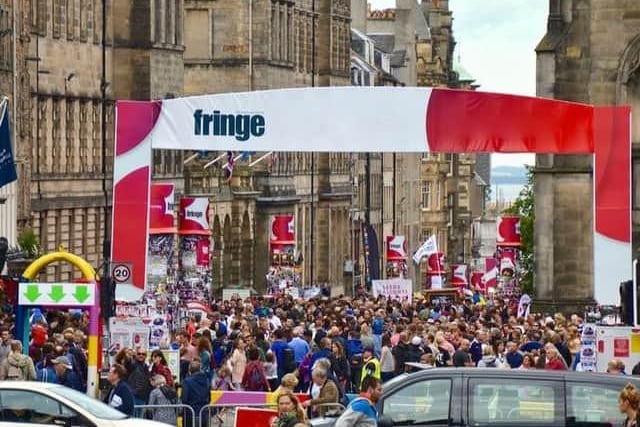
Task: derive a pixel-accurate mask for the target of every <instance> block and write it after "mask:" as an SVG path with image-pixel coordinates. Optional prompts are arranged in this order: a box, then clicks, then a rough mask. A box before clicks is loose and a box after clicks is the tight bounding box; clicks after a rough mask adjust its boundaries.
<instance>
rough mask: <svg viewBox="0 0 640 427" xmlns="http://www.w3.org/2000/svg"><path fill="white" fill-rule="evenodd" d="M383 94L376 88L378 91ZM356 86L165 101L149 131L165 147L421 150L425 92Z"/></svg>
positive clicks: (153, 141) (427, 91) (424, 140)
mask: <svg viewBox="0 0 640 427" xmlns="http://www.w3.org/2000/svg"><path fill="white" fill-rule="evenodd" d="M380 89H382V88H380ZM380 89H378V88H376V90H370V88H367V87H362V88H354V87H344V88H337V87H328V88H326V89H325V88H316V89H315V90H314V92H313V93H312V92H309V91H308V90H299V89H285V90H266V91H262V92H244V93H225V94H218V95H204V96H193V97H187V98H176V99H165V100H163V101H162V109H161V111H160V116H159V117H158V121H157V122H156V125H155V127H154V128H153V130H152V132H151V145H152V147H153V148H160V149H168V150H205V151H219V150H223V151H225V150H233V151H244V150H250V151H316V152H338V151H342V152H376V151H385V152H386V151H389V147H390V146H389V143H390V141H393V144H394V145H393V151H395V152H425V151H429V150H428V148H427V138H426V114H427V105H428V103H429V97H430V95H431V89H430V88H404V87H403V88H384V89H383V90H380Z"/></svg>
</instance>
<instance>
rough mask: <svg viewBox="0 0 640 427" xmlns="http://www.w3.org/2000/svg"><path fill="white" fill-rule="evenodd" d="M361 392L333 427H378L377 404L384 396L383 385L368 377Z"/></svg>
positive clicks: (363, 382) (363, 381)
mask: <svg viewBox="0 0 640 427" xmlns="http://www.w3.org/2000/svg"><path fill="white" fill-rule="evenodd" d="M360 390H361V393H360V395H359V396H358V397H356V398H355V399H353V400H352V401H351V403H350V404H349V406H348V407H347V409H345V410H344V412H343V413H342V415H340V418H338V419H337V420H336V422H335V424H334V425H333V427H376V425H377V423H378V411H377V410H376V403H377V402H378V400H379V399H380V397H381V396H382V383H381V382H380V380H379V379H377V378H375V377H372V376H367V377H365V378H364V380H362V388H361V389H360Z"/></svg>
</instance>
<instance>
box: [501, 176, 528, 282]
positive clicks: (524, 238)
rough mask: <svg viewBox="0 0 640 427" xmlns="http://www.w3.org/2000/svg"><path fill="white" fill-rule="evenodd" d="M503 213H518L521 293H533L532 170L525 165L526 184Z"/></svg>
mask: <svg viewBox="0 0 640 427" xmlns="http://www.w3.org/2000/svg"><path fill="white" fill-rule="evenodd" d="M504 213H505V214H509V215H520V239H521V242H522V245H521V247H520V255H521V256H520V265H521V267H522V273H521V276H520V284H521V289H522V292H523V293H528V294H529V295H533V294H534V293H535V292H534V291H535V289H534V287H533V283H534V282H533V274H534V258H533V223H534V220H535V209H534V192H533V171H532V169H531V168H530V167H527V184H526V185H525V186H524V188H523V189H522V190H521V191H520V194H519V195H518V198H517V199H516V200H515V201H514V203H513V204H512V205H511V206H510V207H509V208H507V209H505V210H504Z"/></svg>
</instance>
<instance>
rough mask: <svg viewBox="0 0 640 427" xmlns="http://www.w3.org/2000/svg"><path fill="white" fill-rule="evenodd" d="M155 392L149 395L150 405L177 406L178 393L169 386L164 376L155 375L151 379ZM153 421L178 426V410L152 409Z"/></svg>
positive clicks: (152, 391)
mask: <svg viewBox="0 0 640 427" xmlns="http://www.w3.org/2000/svg"><path fill="white" fill-rule="evenodd" d="M151 383H152V384H153V387H154V388H153V390H151V393H149V405H162V406H167V405H177V404H178V393H176V389H175V388H173V387H171V386H170V385H167V380H166V378H165V377H164V376H163V375H160V374H158V375H154V376H153V378H151ZM149 410H150V411H151V419H152V420H154V421H158V422H161V423H165V424H170V425H173V426H175V425H177V418H178V417H177V414H176V408H175V407H174V408H150V409H149Z"/></svg>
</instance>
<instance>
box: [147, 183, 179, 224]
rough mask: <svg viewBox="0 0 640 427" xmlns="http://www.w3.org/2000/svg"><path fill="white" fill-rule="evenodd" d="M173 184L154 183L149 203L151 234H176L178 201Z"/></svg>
mask: <svg viewBox="0 0 640 427" xmlns="http://www.w3.org/2000/svg"><path fill="white" fill-rule="evenodd" d="M174 190H175V187H174V185H173V184H152V185H151V200H150V203H149V234H174V233H175V232H176V231H177V230H176V201H175V191H174Z"/></svg>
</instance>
